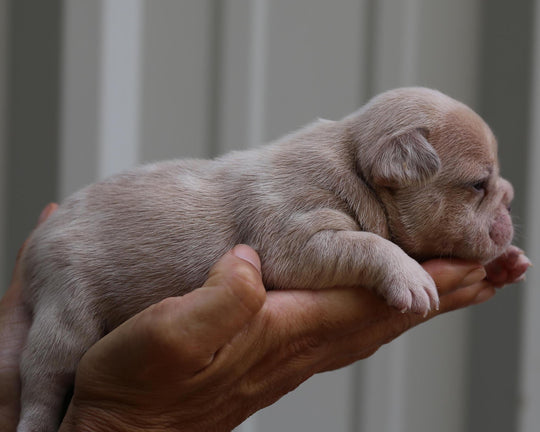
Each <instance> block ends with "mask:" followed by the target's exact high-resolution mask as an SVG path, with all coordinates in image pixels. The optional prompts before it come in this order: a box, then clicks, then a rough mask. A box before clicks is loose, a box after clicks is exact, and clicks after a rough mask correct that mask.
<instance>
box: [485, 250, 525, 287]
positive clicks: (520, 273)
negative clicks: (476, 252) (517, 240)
mask: <svg viewBox="0 0 540 432" xmlns="http://www.w3.org/2000/svg"><path fill="white" fill-rule="evenodd" d="M531 265H532V264H531V261H530V260H529V258H527V257H526V256H525V253H524V252H523V251H522V250H521V249H520V248H518V247H516V246H509V247H508V249H506V251H505V252H504V253H503V254H502V255H501V256H500V257H498V258H495V259H494V260H493V261H491V262H490V263H488V264H487V265H486V272H487V277H486V279H487V280H488V281H490V282H491V283H492V284H493V285H495V286H500V287H502V286H503V285H506V284H510V283H515V282H521V281H522V280H525V272H526V271H527V269H528V268H529V267H530V266H531Z"/></svg>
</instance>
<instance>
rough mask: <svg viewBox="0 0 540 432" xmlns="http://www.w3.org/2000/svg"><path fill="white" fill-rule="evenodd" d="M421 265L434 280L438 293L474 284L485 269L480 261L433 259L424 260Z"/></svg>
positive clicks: (481, 276) (483, 275) (483, 274)
mask: <svg viewBox="0 0 540 432" xmlns="http://www.w3.org/2000/svg"><path fill="white" fill-rule="evenodd" d="M422 267H424V269H425V270H426V271H427V272H428V273H429V274H430V275H431V277H432V278H433V280H434V281H435V284H436V285H437V289H438V291H439V294H440V295H444V294H446V293H448V292H451V291H453V290H455V289H457V288H460V287H465V286H469V285H473V284H476V283H478V282H480V281H482V280H483V279H485V277H486V271H485V269H484V267H483V266H482V265H481V264H480V263H475V262H470V261H464V260H457V259H453V260H448V259H435V260H430V261H426V262H424V263H423V264H422Z"/></svg>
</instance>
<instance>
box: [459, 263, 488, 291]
mask: <svg viewBox="0 0 540 432" xmlns="http://www.w3.org/2000/svg"><path fill="white" fill-rule="evenodd" d="M486 276H487V273H486V269H485V268H484V267H477V268H475V269H474V270H473V271H471V272H470V273H469V274H468V275H467V276H465V277H464V278H463V280H462V281H461V286H462V287H466V286H469V285H473V284H475V283H478V282H480V281H483V280H484V279H485V278H486Z"/></svg>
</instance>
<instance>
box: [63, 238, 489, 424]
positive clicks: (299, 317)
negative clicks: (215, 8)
mask: <svg viewBox="0 0 540 432" xmlns="http://www.w3.org/2000/svg"><path fill="white" fill-rule="evenodd" d="M424 267H425V268H426V270H427V271H428V272H429V273H430V274H431V275H432V276H433V278H434V279H435V281H436V282H437V285H438V287H439V293H440V296H441V304H440V310H439V311H435V312H433V313H432V314H431V315H430V316H429V317H427V318H423V317H421V316H418V315H414V314H401V313H400V312H398V311H396V310H395V309H393V308H391V307H388V306H387V305H386V304H385V303H384V302H383V301H382V300H380V299H379V298H378V297H377V296H375V295H373V294H372V293H371V292H369V291H367V290H365V289H360V288H332V289H327V290H317V291H305V290H303V291H272V292H268V293H265V291H264V287H263V285H262V281H261V278H260V274H259V269H260V264H259V261H258V257H257V255H256V254H255V252H254V251H253V250H251V249H250V248H248V247H246V246H237V247H236V248H235V249H233V251H232V252H230V253H228V254H227V255H225V256H224V257H223V258H222V259H221V260H220V261H219V262H218V263H217V264H216V265H215V266H214V268H213V269H212V272H211V274H210V277H209V280H208V281H207V283H206V284H205V286H204V287H203V288H200V289H197V290H195V291H193V292H191V293H189V294H187V295H185V296H183V297H178V298H170V299H167V300H165V301H163V302H161V303H159V304H157V305H154V306H152V307H150V308H148V309H147V310H145V311H143V312H141V313H140V314H138V315H137V316H135V317H133V318H132V319H130V320H128V321H127V322H126V323H124V324H123V325H122V326H120V327H119V328H117V329H116V330H115V331H113V332H112V333H110V334H109V335H108V336H106V337H105V338H103V339H102V340H101V341H99V342H98V343H97V344H96V345H94V347H92V348H91V349H90V350H89V351H88V352H87V354H86V355H85V356H84V357H83V359H82V360H81V362H80V364H79V368H78V371H77V378H76V383H75V393H74V397H73V399H72V403H71V405H70V408H69V410H68V413H67V415H66V417H65V419H64V423H63V427H62V429H61V431H70V430H79V429H82V430H84V429H85V428H87V429H91V430H94V431H100V430H108V431H121V430H130V431H137V430H158V429H166V430H182V431H229V430H231V429H232V428H234V427H235V426H237V425H238V424H240V423H241V422H242V421H243V420H245V419H246V418H247V417H249V416H250V415H251V414H252V413H254V412H255V411H257V410H259V409H261V408H263V407H265V406H267V405H270V404H272V403H273V402H275V401H276V400H278V399H279V398H280V397H281V396H283V395H284V394H286V393H287V392H289V391H291V390H293V389H294V388H296V387H297V386H298V385H299V384H301V383H302V382H303V381H305V380H306V379H308V378H309V377H310V376H312V375H313V374H315V373H318V372H321V371H326V370H331V369H336V368H339V367H342V366H345V365H348V364H351V363H353V362H355V361H356V360H359V359H363V358H365V357H368V356H370V355H371V354H373V353H374V352H375V351H376V350H377V349H378V348H379V347H380V346H381V345H383V344H385V343H387V342H389V341H391V340H392V339H394V338H395V337H397V336H398V335H400V334H401V333H403V332H404V331H406V330H407V329H409V328H411V327H413V326H414V325H416V324H418V323H420V322H422V321H425V320H426V319H429V318H431V317H433V316H435V315H437V314H439V313H444V312H448V311H450V310H454V309H458V308H461V307H464V306H467V305H470V304H475V303H480V302H483V301H485V300H487V299H489V298H491V297H492V296H493V295H494V293H495V290H494V287H493V286H492V284H491V283H490V282H488V281H486V280H484V278H485V276H486V273H485V270H484V269H483V268H482V267H481V266H479V265H476V264H471V263H467V262H463V261H454V262H450V261H446V260H435V261H430V262H427V263H425V264H424ZM265 297H266V298H265Z"/></svg>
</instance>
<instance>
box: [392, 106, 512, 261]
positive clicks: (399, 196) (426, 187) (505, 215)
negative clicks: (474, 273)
mask: <svg viewBox="0 0 540 432" xmlns="http://www.w3.org/2000/svg"><path fill="white" fill-rule="evenodd" d="M437 114H438V115H439V117H438V119H437V120H436V121H434V122H433V123H432V124H431V125H430V126H429V128H428V129H426V130H423V133H424V135H425V138H426V140H427V141H428V142H429V144H430V145H431V146H432V147H433V148H434V149H435V151H436V154H437V155H438V157H439V159H440V164H439V167H438V171H437V172H436V173H435V174H434V175H433V176H432V177H430V178H428V179H427V181H425V183H423V184H416V185H409V186H406V187H403V188H399V187H397V188H393V189H390V190H387V193H386V194H385V198H384V200H385V201H386V202H387V204H388V209H389V210H388V211H389V225H390V229H391V231H392V235H393V236H394V237H395V240H396V242H397V243H398V244H400V245H401V246H402V248H403V249H404V250H405V251H406V252H407V253H409V254H410V255H412V256H414V257H416V258H418V259H427V258H433V257H444V256H452V257H459V258H464V259H473V260H478V261H481V262H483V263H485V262H488V261H490V260H492V259H494V258H496V257H497V256H499V255H501V254H502V253H503V252H504V251H505V249H506V248H507V247H508V246H509V245H510V242H511V241H512V237H513V227H512V221H511V217H510V203H511V201H512V198H513V195H514V192H513V189H512V186H511V185H510V183H509V182H508V181H506V180H504V179H503V178H501V177H500V175H499V166H498V159H497V142H496V140H495V137H494V136H493V133H492V132H491V130H490V129H489V127H488V126H487V125H486V124H485V123H484V121H483V120H482V119H481V118H480V117H479V116H478V115H477V114H476V113H474V112H473V111H472V110H470V109H469V108H467V107H466V106H465V105H462V104H457V105H456V106H455V107H454V108H452V109H450V110H448V111H447V112H444V113H437Z"/></svg>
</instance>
